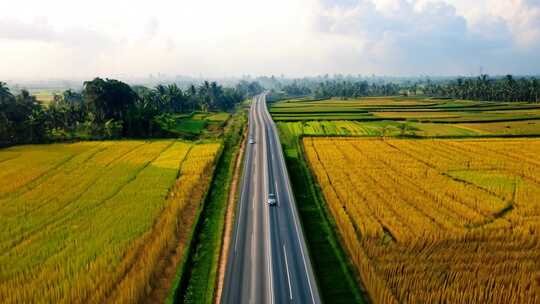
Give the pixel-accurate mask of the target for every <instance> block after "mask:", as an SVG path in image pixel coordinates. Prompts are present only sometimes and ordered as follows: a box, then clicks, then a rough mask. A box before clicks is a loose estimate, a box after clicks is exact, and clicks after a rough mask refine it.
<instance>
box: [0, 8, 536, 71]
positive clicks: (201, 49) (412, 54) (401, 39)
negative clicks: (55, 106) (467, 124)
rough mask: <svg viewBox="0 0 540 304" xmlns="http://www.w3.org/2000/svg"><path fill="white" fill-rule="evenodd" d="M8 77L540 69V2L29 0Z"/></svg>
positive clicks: (1, 36) (0, 39)
mask: <svg viewBox="0 0 540 304" xmlns="http://www.w3.org/2000/svg"><path fill="white" fill-rule="evenodd" d="M3 8H4V9H3V10H2V11H1V12H0V56H1V58H2V60H1V61H0V80H3V81H6V80H10V79H13V80H23V79H24V80H48V79H57V80H58V79H70V80H71V79H76V80H79V79H88V78H93V77H95V76H101V77H116V78H145V77H148V76H149V75H151V74H153V75H157V74H163V75H167V76H170V77H174V76H176V75H188V76H193V77H195V78H197V77H205V78H230V77H242V76H245V75H253V76H254V77H256V76H259V75H268V76H270V75H275V76H280V75H282V74H283V75H285V76H287V77H301V76H316V75H324V74H330V75H332V74H352V75H357V74H362V75H372V74H376V75H388V76H421V75H437V76H455V75H464V76H467V75H477V74H479V73H488V74H491V75H502V74H507V73H511V74H517V75H537V74H538V72H539V71H540V60H539V59H540V58H538V57H539V56H538V55H537V54H538V53H539V51H540V0H508V1H496V0H479V1H474V3H471V1H466V0H445V1H442V0H441V1H433V0H378V1H376V0H274V1H268V0H264V1H256V2H255V1H248V0H233V1H220V2H216V3H213V1H210V0H202V1H190V0H185V1H164V0H158V1H154V2H153V3H152V4H151V5H148V2H146V1H145V2H142V1H126V0H122V1H115V2H114V3H107V1H104V0H97V1H94V2H93V3H92V5H89V4H88V3H86V2H79V1H66V0H59V1H55V2H54V3H51V2H42V1H36V0H20V1H17V2H9V3H5V4H4V5H3Z"/></svg>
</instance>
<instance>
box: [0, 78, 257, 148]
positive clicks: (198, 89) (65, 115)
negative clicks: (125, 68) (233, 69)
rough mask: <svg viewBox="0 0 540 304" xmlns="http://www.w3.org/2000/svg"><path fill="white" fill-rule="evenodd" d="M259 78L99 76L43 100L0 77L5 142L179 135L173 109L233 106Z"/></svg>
mask: <svg viewBox="0 0 540 304" xmlns="http://www.w3.org/2000/svg"><path fill="white" fill-rule="evenodd" d="M262 91H263V88H262V87H261V86H260V85H259V84H258V83H256V82H247V81H241V82H239V83H238V84H237V85H236V86H235V87H223V86H221V85H219V84H218V83H216V82H209V81H204V82H202V84H200V85H194V84H192V85H190V86H188V87H187V88H185V89H181V88H180V87H179V86H178V85H176V84H174V83H173V84H169V85H158V86H156V87H155V88H147V87H144V86H130V85H128V84H126V83H124V82H121V81H118V80H115V79H101V78H95V79H93V80H91V81H86V82H84V85H83V89H82V91H80V92H75V91H73V90H71V89H69V90H66V91H64V92H63V93H62V94H57V95H55V96H54V100H53V101H52V102H51V103H50V104H48V105H44V104H42V103H41V102H39V101H38V100H37V99H36V97H35V96H32V95H31V94H30V93H29V92H28V91H27V90H24V89H23V90H21V91H20V93H18V94H16V95H14V94H13V93H12V92H11V91H10V89H9V88H8V87H7V84H6V83H4V82H0V146H2V145H4V146H5V145H13V144H28V143H46V142H52V141H60V140H73V139H111V138H122V137H124V138H154V137H158V138H159V137H174V136H175V134H171V133H170V132H168V131H167V130H166V128H164V127H163V125H164V124H166V123H167V121H169V120H170V119H171V117H172V118H173V119H174V117H175V116H174V115H177V114H190V113H191V114H192V113H195V112H199V111H200V112H208V111H213V112H214V111H215V112H219V111H231V110H232V109H234V108H235V107H236V105H237V104H239V103H241V102H242V101H243V100H244V99H245V98H248V97H250V96H253V95H256V94H259V93H261V92H262Z"/></svg>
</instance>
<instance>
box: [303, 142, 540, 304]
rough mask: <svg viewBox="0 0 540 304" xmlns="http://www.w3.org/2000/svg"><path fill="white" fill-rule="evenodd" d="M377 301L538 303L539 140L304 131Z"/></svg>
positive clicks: (310, 155)
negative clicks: (416, 137)
mask: <svg viewBox="0 0 540 304" xmlns="http://www.w3.org/2000/svg"><path fill="white" fill-rule="evenodd" d="M303 144H304V149H305V153H306V158H307V160H308V163H309V165H310V168H311V170H312V172H313V173H314V176H315V177H316V179H317V181H318V183H319V185H320V187H321V189H322V192H323V194H324V197H325V200H326V203H327V206H328V207H329V210H330V211H331V213H332V215H333V217H334V219H335V221H336V224H337V227H338V231H339V233H340V235H341V238H342V241H343V243H344V245H345V247H346V250H347V251H348V253H349V254H350V257H351V260H352V261H353V264H354V265H355V267H356V269H357V270H358V272H359V274H360V276H361V278H362V281H363V283H364V284H365V287H366V289H367V291H368V293H369V295H370V297H371V298H372V299H373V301H374V302H376V303H540V242H539V235H540V140H537V139H489V140H488V139H476V140H399V139H392V140H391V139H386V140H384V139H359V138H356V139H354V138H322V137H318V138H304V139H303Z"/></svg>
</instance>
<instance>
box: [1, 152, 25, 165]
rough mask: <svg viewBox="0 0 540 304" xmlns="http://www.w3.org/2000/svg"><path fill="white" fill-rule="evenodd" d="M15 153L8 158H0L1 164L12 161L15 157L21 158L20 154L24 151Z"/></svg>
mask: <svg viewBox="0 0 540 304" xmlns="http://www.w3.org/2000/svg"><path fill="white" fill-rule="evenodd" d="M13 153H15V152H13ZM15 154H16V155H15V156H12V157H6V158H4V159H2V160H0V164H2V163H5V162H7V161H10V160H13V159H17V158H19V156H21V154H22V153H15Z"/></svg>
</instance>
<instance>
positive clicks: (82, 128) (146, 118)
mask: <svg viewBox="0 0 540 304" xmlns="http://www.w3.org/2000/svg"><path fill="white" fill-rule="evenodd" d="M272 79H273V81H274V82H275V83H273V84H270V85H269V84H267V83H264V81H259V80H258V79H255V80H254V81H246V80H242V81H239V82H238V83H237V84H236V85H235V86H234V87H224V86H222V85H220V84H218V83H217V82H209V81H204V82H202V83H201V84H199V85H195V84H191V85H189V86H187V87H185V88H180V87H179V86H178V85H177V84H175V83H172V84H168V85H157V86H156V87H155V88H147V87H145V86H140V85H134V86H130V85H128V84H126V83H124V82H121V81H118V80H115V79H101V78H95V79H93V80H91V81H86V82H85V83H84V85H83V89H82V90H81V91H80V92H76V91H73V90H66V91H64V92H63V93H62V94H60V95H55V96H54V100H53V101H52V102H51V103H50V104H48V105H44V104H42V103H40V102H38V101H37V99H36V98H35V97H34V96H32V95H31V94H30V93H29V92H28V91H27V90H24V89H23V90H21V91H20V92H19V93H18V94H13V93H12V92H11V91H10V89H9V88H8V86H7V84H6V83H4V82H0V146H2V145H4V146H5V145H13V144H26V143H45V142H52V141H61V140H74V139H110V138H153V137H174V136H175V134H171V133H170V132H168V131H167V130H166V128H164V127H163V125H164V124H166V123H167V121H170V120H171V117H174V115H177V114H189V113H195V112H198V111H200V112H208V111H231V110H233V109H234V108H235V107H236V105H238V104H239V103H241V102H242V101H243V100H245V99H246V98H249V97H252V96H254V95H256V94H260V93H261V92H263V91H264V90H265V89H269V90H270V92H271V93H270V99H271V100H277V99H284V98H292V97H299V96H302V97H305V96H309V97H312V98H317V99H324V98H332V97H337V98H342V99H347V98H360V97H368V96H397V95H402V96H418V95H423V96H428V97H435V98H450V99H465V100H479V101H508V102H518V101H520V102H540V81H539V79H538V78H537V77H513V76H511V75H507V76H504V77H489V76H488V75H480V76H478V77H468V78H464V77H460V78H456V79H449V80H448V79H443V80H441V79H435V80H431V79H429V78H426V79H418V78H417V79H414V80H408V81H400V82H398V81H396V82H394V81H387V80H377V81H375V80H373V81H368V80H366V79H363V78H361V77H342V76H334V77H332V78H328V77H325V78H322V79H321V78H315V79H310V78H303V79H292V80H287V81H285V80H277V79H276V78H273V77H272ZM261 82H262V83H263V85H261Z"/></svg>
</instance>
